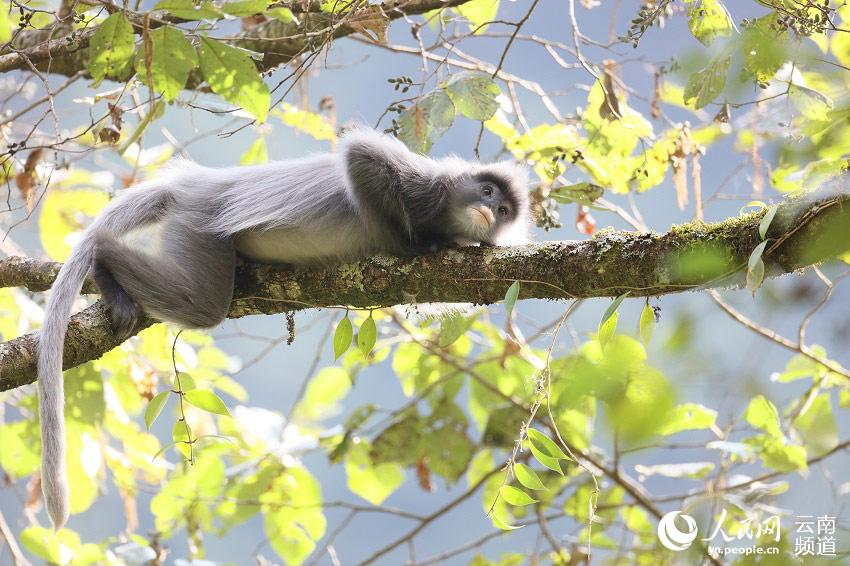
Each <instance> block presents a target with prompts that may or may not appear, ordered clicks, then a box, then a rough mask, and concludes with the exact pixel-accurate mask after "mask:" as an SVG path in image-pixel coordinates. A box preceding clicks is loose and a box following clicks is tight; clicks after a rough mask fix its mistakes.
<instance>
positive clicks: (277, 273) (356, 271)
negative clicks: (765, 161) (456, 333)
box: [0, 191, 850, 391]
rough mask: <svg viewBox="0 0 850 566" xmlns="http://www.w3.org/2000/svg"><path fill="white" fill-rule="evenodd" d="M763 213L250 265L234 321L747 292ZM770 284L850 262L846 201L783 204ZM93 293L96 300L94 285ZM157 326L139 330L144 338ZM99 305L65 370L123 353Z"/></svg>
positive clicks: (32, 282)
mask: <svg viewBox="0 0 850 566" xmlns="http://www.w3.org/2000/svg"><path fill="white" fill-rule="evenodd" d="M762 216H763V214H762V213H757V214H747V215H744V216H739V217H735V218H730V219H728V220H725V221H723V222H719V223H715V224H704V223H701V222H694V223H690V224H686V225H682V226H674V227H673V228H672V229H671V230H670V231H669V232H667V233H665V234H652V233H636V232H615V231H609V232H602V233H600V234H599V235H597V236H596V237H595V238H593V239H590V240H585V241H561V242H537V243H532V244H528V245H524V246H517V247H504V248H485V247H482V248H475V247H473V248H463V249H452V250H446V251H443V252H440V253H436V254H432V255H427V256H420V257H415V258H410V259H400V258H391V257H372V258H369V259H365V260H363V261H361V262H358V263H352V264H344V265H339V266H335V267H325V268H317V269H305V268H300V269H299V268H293V267H287V266H272V265H260V264H253V263H245V264H243V265H240V266H239V268H238V269H237V274H236V292H235V295H234V300H233V303H232V304H231V308H230V313H229V315H228V316H229V317H230V318H239V317H243V316H248V315H252V314H275V313H281V312H291V311H297V310H302V309H307V308H321V307H334V306H342V305H346V306H351V307H358V308H373V307H386V306H392V305H398V304H410V303H427V302H471V303H476V304H492V303H495V302H498V301H500V300H502V298H503V297H504V294H505V290H506V289H507V287H508V286H509V285H510V283H511V282H513V281H515V280H519V281H521V282H522V285H521V291H520V298H523V299H531V298H536V299H566V298H590V297H610V296H616V295H620V294H622V293H625V292H629V294H630V296H632V297H638V296H654V295H664V294H669V293H679V292H683V291H688V290H694V289H706V288H721V287H735V286H741V285H743V284H744V282H745V280H746V266H747V261H748V259H749V256H750V254H751V253H752V251H753V249H755V248H756V246H757V245H758V244H759V243H760V242H761V241H762V240H761V237H760V235H759V223H760V221H761V219H762ZM767 240H768V242H769V243H768V245H767V247H766V249H765V251H764V255H763V258H764V261H765V264H766V269H765V275H766V277H776V276H778V275H781V274H783V273H790V272H793V271H796V270H798V269H801V268H803V267H806V266H809V265H813V264H816V263H819V262H822V261H824V260H826V259H828V258H830V257H834V256H835V255H837V254H842V253H847V252H848V251H850V193H846V192H838V193H836V192H834V191H833V192H824V191H821V192H819V193H817V194H815V195H812V196H809V197H807V198H805V199H795V200H789V201H786V202H785V203H783V204H781V205H780V206H779V207H778V209H777V213H776V216H775V218H774V220H773V222H772V223H771V225H770V229H769V230H768V232H767ZM58 268H59V264H57V263H52V262H39V261H36V260H31V259H22V258H8V259H5V260H2V261H0V285H5V286H10V285H16V286H22V287H26V288H27V289H29V290H31V291H42V290H44V289H45V288H46V287H47V286H48V284H49V282H50V281H52V280H53V278H54V277H55V275H56V273H57V271H58ZM88 285H89V287H87V289H86V290H92V287H91V286H90V283H89V284H88ZM154 322H155V321H154V320H145V321H143V322H142V323H141V324H140V325H139V327H138V328H137V331H139V330H141V329H143V328H145V327H147V326H150V325H151V324H153V323H154ZM118 344H119V342H118V341H117V340H116V339H115V337H114V336H113V335H112V333H111V331H110V329H109V319H108V315H107V312H106V310H105V308H104V306H103V303H102V302H101V301H97V302H96V303H94V304H93V305H91V306H90V307H88V308H86V309H84V310H83V311H82V312H80V313H78V314H76V315H74V316H73V317H72V318H71V321H70V326H69V329H68V336H67V338H66V340H65V362H64V365H65V368H66V369H67V368H71V367H75V366H77V365H80V364H82V363H85V362H87V361H89V360H93V359H96V358H98V357H100V356H101V355H103V354H104V353H105V352H107V351H109V350H110V349H112V348H114V347H115V346H117V345H118ZM36 346H37V334H36V333H30V334H27V335H25V336H21V337H19V338H15V339H13V340H10V341H8V342H6V343H4V344H0V391H5V390H8V389H12V388H15V387H19V386H21V385H24V384H27V383H31V382H33V381H34V380H35V359H36Z"/></svg>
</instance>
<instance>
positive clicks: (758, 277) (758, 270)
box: [747, 241, 767, 294]
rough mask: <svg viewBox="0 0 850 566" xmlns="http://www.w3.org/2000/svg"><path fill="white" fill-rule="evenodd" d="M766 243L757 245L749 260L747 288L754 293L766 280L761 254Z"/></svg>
mask: <svg viewBox="0 0 850 566" xmlns="http://www.w3.org/2000/svg"><path fill="white" fill-rule="evenodd" d="M766 245H767V241H764V242H762V243H760V244H759V245H757V246H756V247H755V249H754V250H753V253H751V254H750V259H749V261H747V288H748V289H749V290H751V291H752V292H753V293H754V294H755V292H756V290H757V289H758V288H759V287H761V284H762V282H763V281H764V260H762V258H761V256H762V253H764V247H765V246H766Z"/></svg>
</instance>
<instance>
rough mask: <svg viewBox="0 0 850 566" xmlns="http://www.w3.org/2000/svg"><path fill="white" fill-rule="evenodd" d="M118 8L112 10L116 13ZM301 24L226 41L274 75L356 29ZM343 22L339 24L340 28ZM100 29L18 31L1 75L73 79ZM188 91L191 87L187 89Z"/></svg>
mask: <svg viewBox="0 0 850 566" xmlns="http://www.w3.org/2000/svg"><path fill="white" fill-rule="evenodd" d="M468 1H469V0H406V1H402V2H385V3H384V4H381V5H374V6H369V7H368V8H367V9H369V10H381V11H383V13H384V14H386V16H387V18H389V20H390V21H392V20H396V19H399V18H401V17H403V16H404V15H405V14H406V15H417V14H423V13H425V12H429V11H431V10H436V9H439V8H449V7H452V6H458V5H460V4H463V3H465V2H468ZM117 8H118V7H117V6H112V9H110V8H109V7H107V10H108V11H115V9H117ZM122 11H123V12H124V14H125V15H126V16H127V19H128V20H129V22H130V23H131V24H132V25H133V27H134V28H135V29H136V31H137V32H139V33H141V30H142V28H143V25H144V14H143V13H141V12H133V11H131V10H122ZM302 19H303V20H304V21H302V22H301V23H300V24H295V23H294V22H292V23H282V22H279V21H277V20H271V19H270V20H268V21H266V22H264V23H262V24H259V25H256V26H253V27H252V28H251V29H248V30H246V31H245V32H243V33H241V34H239V35H237V36H235V37H234V38H233V39H231V40H229V41H227V42H226V43H229V44H231V45H234V46H237V47H243V48H246V49H250V50H252V51H256V52H257V53H261V54H262V55H263V59H262V61H260V62H257V68H258V70H259V71H261V72H262V71H270V70H272V69H275V68H277V67H278V66H280V65H282V64H284V63H287V62H288V61H289V60H290V59H292V57H294V56H295V55H297V54H298V53H301V52H302V51H303V50H304V49H305V48H306V49H310V47H311V46H312V45H314V44H315V46H319V45H321V44H322V42H323V41H324V39H325V38H326V37H327V35H328V33H331V34H332V35H333V37H334V39H336V38H340V37H344V36H347V35H351V34H353V33H355V32H356V31H357V28H356V26H351V25H347V24H346V23H345V22H344V19H343V17H342V16H334V15H331V14H326V13H324V12H318V13H310V14H309V15H304V17H303V18H302ZM337 20H341V21H342V23H341V24H340V25H337V24H336V21H337ZM180 22H181V20H179V19H175V18H172V17H170V16H168V15H165V14H164V13H162V12H157V17H154V18H151V20H150V26H151V28H154V27H159V26H162V25H165V24H168V23H172V24H173V23H180ZM97 29H98V26H93V27H90V28H83V29H77V30H73V29H71V27H70V26H68V25H57V26H54V27H52V28H50V29H37V30H24V31H22V32H19V33H18V34H17V35H16V36H15V38H14V39H13V41H12V42H11V44H10V45H9V46H8V47H6V48H5V49H3V48H2V47H3V46H0V72H9V71H13V70H20V69H24V70H30V69H31V66H30V65H33V66H35V67H36V68H37V69H38V70H40V71H43V72H49V73H54V74H60V75H67V76H71V75H74V74H76V73H78V72H80V71H83V72H86V73H87V72H88V71H87V68H86V67H87V64H88V59H89V55H88V46H89V42H90V41H91V38H92V37H93V36H94V34H95V32H96V31H97ZM200 83H201V81H200V80H198V79H197V78H195V79H194V80H193V78H191V77H190V79H189V85H199V84H200ZM187 88H189V87H187Z"/></svg>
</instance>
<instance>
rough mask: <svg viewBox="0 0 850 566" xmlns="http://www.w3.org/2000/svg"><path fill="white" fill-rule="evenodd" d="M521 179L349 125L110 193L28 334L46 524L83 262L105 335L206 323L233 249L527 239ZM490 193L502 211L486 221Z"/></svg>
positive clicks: (56, 491) (252, 251) (61, 492)
mask: <svg viewBox="0 0 850 566" xmlns="http://www.w3.org/2000/svg"><path fill="white" fill-rule="evenodd" d="M482 175H490V176H491V177H493V178H498V179H499V181H498V183H497V184H496V186H493V191H492V192H494V194H495V196H493V197H492V198H491V197H488V198H489V200H486V199H485V198H484V197H483V196H482V195H481V192H482V188H481V187H482V186H484V185H485V184H486V185H487V186H488V187H490V186H492V185H490V184H488V183H487V182H486V181H484V180H482ZM525 184H526V177H525V171H524V170H523V169H521V168H517V167H515V166H513V165H510V164H507V163H496V164H489V165H487V164H478V163H470V162H467V161H463V160H461V159H458V158H455V157H449V158H445V159H440V160H433V159H430V158H428V157H425V156H422V155H418V154H414V153H411V152H410V151H409V150H408V149H407V148H406V147H405V146H404V145H403V144H402V143H401V142H399V141H397V140H395V139H394V138H389V137H387V136H383V135H381V134H378V133H376V132H374V131H371V130H365V129H357V130H354V131H352V132H349V133H348V134H346V135H345V137H344V138H343V139H342V142H341V144H340V153H339V154H320V155H314V156H310V157H305V158H303V159H293V160H288V161H281V162H277V163H269V164H267V165H257V166H250V167H231V168H225V169H210V168H206V167H202V166H200V165H196V164H193V163H189V162H186V161H175V162H173V163H172V164H171V165H170V166H169V167H168V169H167V170H166V171H164V172H163V174H161V175H160V176H159V177H158V178H157V179H154V180H151V181H148V182H145V183H142V184H140V185H138V186H136V187H133V188H131V189H128V190H126V191H123V192H122V194H121V195H120V196H118V197H117V198H116V199H114V200H113V201H112V203H110V205H109V206H108V207H107V208H106V209H105V210H104V212H103V213H102V214H101V215H100V216H99V217H98V218H97V219H96V220H95V221H94V222H93V223H92V225H91V226H90V227H89V228H88V230H87V231H86V233H85V235H84V237H83V239H82V241H81V242H80V243H79V244H78V245H77V246H76V247H75V248H74V250H73V252H72V253H71V256H70V258H69V259H68V261H67V262H66V263H65V265H64V266H63V267H62V270H61V271H60V273H59V276H58V277H57V279H56V282H55V283H54V285H53V292H52V293H51V295H50V297H49V299H48V301H47V308H46V316H45V321H44V326H43V328H42V330H41V338H40V340H41V343H40V347H39V354H38V374H39V375H38V377H39V392H40V398H41V409H40V412H41V430H42V443H43V460H42V488H43V491H44V496H45V501H46V507H47V511H48V514H49V515H50V519H51V521H52V522H53V525H54V527H56V528H59V527H61V526H62V525H63V524H64V523H65V521H66V520H67V518H68V487H67V483H66V479H65V475H66V470H65V426H64V393H63V383H62V351H63V344H64V341H65V332H66V328H67V324H68V318H69V316H70V313H71V308H72V306H73V303H74V299H75V298H76V296H77V295H78V294H79V292H80V289H81V287H82V283H83V280H84V279H85V277H86V274H87V273H88V272H89V270H90V269H92V268H94V275H95V280H96V282H97V283H98V285H99V286H100V288H101V291H102V296H103V299H104V301H106V302H107V304H108V306H109V308H110V311H111V318H112V323H113V330H114V332H115V333H116V336H119V337H124V336H127V335H129V334H131V333H132V332H133V330H134V327H135V325H136V322H137V320H138V318H139V317H140V316H142V315H143V314H147V315H150V316H153V317H155V318H157V319H160V320H164V321H169V322H175V323H177V324H179V325H180V326H183V327H189V328H207V327H211V326H215V325H216V324H218V323H219V322H221V321H222V320H223V319H224V318H225V316H226V314H227V311H228V308H229V305H230V301H231V299H232V296H233V278H234V269H235V261H236V252H237V251H238V252H239V253H241V254H242V255H244V256H246V257H248V258H249V259H253V260H256V261H262V262H267V263H293V264H301V265H304V264H307V265H310V264H317V263H332V262H339V261H346V260H354V259H358V258H361V257H365V256H368V255H372V254H378V253H388V254H397V255H409V254H415V253H421V252H424V251H430V250H433V249H436V248H439V247H444V246H451V245H466V244H470V243H487V244H499V243H516V242H519V241H522V240H524V239H525V238H526V237H527V229H528V226H527V225H528V196H527V192H526V190H525ZM503 202H504V203H506V204H507V203H508V202H509V203H510V214H509V215H508V214H503V216H504V218H497V217H495V216H493V215H495V214H496V211H497V210H501V203H503ZM497 206H498V207H500V208H498V209H497V208H496V207H497ZM470 207H472V208H474V207H479V208H481V207H487V209H488V210H490V209H492V210H491V212H487V210H484V211H483V212H486V213H487V215H490V216H491V221H489V222H486V223H484V224H482V222H484V221H482V220H481V219H480V218H477V217H475V215H474V214H472V213H470V210H471V208H470ZM471 214H472V216H471ZM500 214H501V213H500ZM487 215H483V214H482V218H483V217H485V216H487ZM493 218H496V219H495V220H492V219H493ZM471 219H473V220H471ZM476 219H477V223H476V221H474V220H476Z"/></svg>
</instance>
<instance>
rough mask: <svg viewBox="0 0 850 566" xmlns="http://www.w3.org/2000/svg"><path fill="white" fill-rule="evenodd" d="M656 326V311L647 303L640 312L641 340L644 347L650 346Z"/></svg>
mask: <svg viewBox="0 0 850 566" xmlns="http://www.w3.org/2000/svg"><path fill="white" fill-rule="evenodd" d="M655 325H656V322H655V309H653V308H652V307H651V306H650V305H649V303H647V304H646V305H644V307H643V310H641V311H640V340H641V342H643V345H644V346H648V345H649V342H650V341H651V340H652V335H653V334H655Z"/></svg>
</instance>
